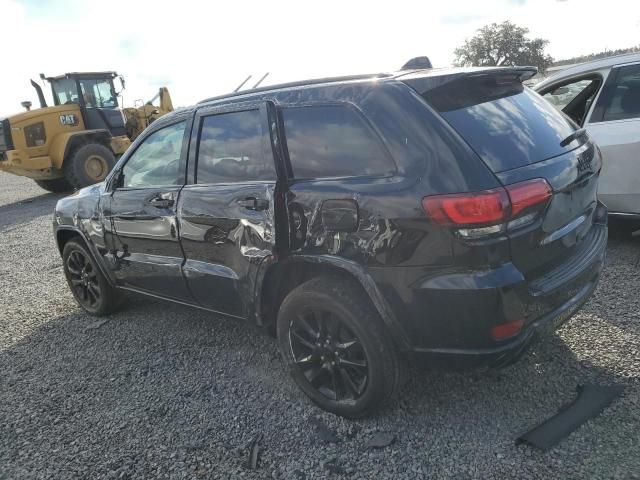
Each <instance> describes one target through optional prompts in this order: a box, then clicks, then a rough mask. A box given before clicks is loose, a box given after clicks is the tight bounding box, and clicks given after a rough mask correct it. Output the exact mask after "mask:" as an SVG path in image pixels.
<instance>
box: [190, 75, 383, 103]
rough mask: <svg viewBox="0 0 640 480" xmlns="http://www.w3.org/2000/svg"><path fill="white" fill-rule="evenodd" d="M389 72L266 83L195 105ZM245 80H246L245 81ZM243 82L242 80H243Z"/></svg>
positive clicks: (364, 78)
mask: <svg viewBox="0 0 640 480" xmlns="http://www.w3.org/2000/svg"><path fill="white" fill-rule="evenodd" d="M392 76H393V75H392V74H391V73H374V74H366V75H347V76H342V77H326V78H315V79H311V80H299V81H296V82H289V83H280V84H278V85H268V86H266V87H259V88H248V89H246V90H240V91H235V92H232V93H227V94H224V95H218V96H215V97H210V98H205V99H204V100H200V101H199V102H198V103H197V105H201V104H203V103H208V102H213V101H214V100H223V99H225V98H233V97H238V96H242V95H247V94H252V93H261V92H269V91H272V90H280V89H283V88H295V87H304V86H307V85H319V84H322V83H336V82H349V81H354V80H369V79H370V80H374V79H376V78H388V77H392ZM245 82H246V81H245ZM243 83H244V82H243Z"/></svg>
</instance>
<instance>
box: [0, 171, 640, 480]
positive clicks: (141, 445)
mask: <svg viewBox="0 0 640 480" xmlns="http://www.w3.org/2000/svg"><path fill="white" fill-rule="evenodd" d="M57 198H58V197H57V196H56V195H53V194H47V193H45V192H44V191H43V190H41V189H39V188H38V187H37V186H36V185H35V184H34V183H33V182H31V181H29V180H26V179H23V178H18V177H12V176H9V175H6V174H0V252H1V254H0V292H2V293H1V294H0V302H1V306H0V479H27V478H55V479H64V478H117V479H129V478H172V479H173V478H175V479H182V478H196V479H198V478H286V479H304V478H329V477H330V478H363V479H364V478H367V479H369V478H465V479H466V478H483V479H489V478H494V479H506V478H541V479H550V478H576V479H578V478H580V479H583V478H621V479H627V478H640V440H639V436H638V431H639V430H640V395H639V393H640V381H639V376H640V298H639V295H638V292H640V276H639V275H638V273H639V272H640V265H639V264H638V259H639V258H640V241H638V240H632V239H631V238H617V239H612V240H611V241H610V246H609V250H608V266H607V268H606V271H605V273H604V276H603V278H602V282H601V285H600V287H599V288H598V290H597V292H596V294H595V295H594V297H593V298H592V300H591V301H590V302H589V303H588V305H587V306H586V307H585V308H584V309H583V310H582V311H581V312H580V313H579V314H578V315H576V316H575V317H574V318H573V319H572V320H571V321H570V322H568V323H567V324H566V325H565V326H564V327H563V328H562V329H561V330H560V331H559V332H558V335H554V336H551V337H549V338H547V339H546V341H545V342H544V343H539V344H537V345H536V346H535V348H533V349H532V350H531V351H530V352H529V353H528V354H527V355H526V356H525V357H524V358H523V359H522V360H521V361H520V362H519V363H517V364H516V365H513V366H511V367H509V368H507V369H504V370H500V371H489V372H484V373H482V372H471V373H442V372H433V371H425V370H424V369H420V370H418V369H415V371H414V372H413V379H412V380H411V381H410V383H409V384H408V386H407V387H406V389H405V391H404V392H403V395H402V398H401V400H400V401H399V402H397V403H396V404H395V405H392V406H390V407H389V408H388V409H386V410H385V411H383V412H382V413H381V414H380V415H379V416H377V417H376V418H371V419H367V420H362V421H347V420H344V419H341V418H337V417H334V416H332V415H329V414H326V413H324V412H322V411H320V410H319V409H318V408H316V407H315V406H312V405H311V404H310V403H309V402H308V401H307V400H306V398H305V397H304V396H303V395H302V394H301V393H300V392H299V391H298V389H297V388H296V387H295V386H294V385H293V384H292V382H291V381H290V380H289V379H288V377H287V376H286V375H285V373H284V369H283V367H282V365H281V362H280V359H279V357H278V353H277V349H276V344H275V342H274V341H273V340H272V339H270V338H269V337H266V336H264V335H263V334H262V333H260V332H259V331H258V330H256V329H254V328H251V327H247V326H246V325H243V324H241V323H237V322H234V321H231V320H225V319H222V318H217V317H215V316H212V315H210V314H207V313H204V312H200V311H197V310H190V309H185V308H182V307H178V306H172V305H169V304H164V303H159V302H155V301H151V300H147V299H144V298H135V299H134V301H132V302H130V304H129V306H128V308H127V309H125V310H124V311H122V312H120V313H118V314H115V315H112V316H110V317H106V318H105V320H106V321H105V322H104V323H103V322H102V321H99V322H97V321H96V319H94V318H91V317H89V316H87V315H84V314H83V313H82V312H81V311H80V309H79V308H78V307H77V306H76V304H75V303H74V301H73V299H72V297H71V294H70V293H69V292H68V290H67V286H66V284H65V282H64V279H63V274H62V264H61V261H60V257H59V255H58V252H57V250H56V247H55V245H54V242H53V239H52V235H51V220H50V219H51V211H52V209H53V206H54V204H55V201H56V199H57ZM583 383H597V384H612V383H620V384H624V385H626V390H625V393H624V394H623V396H622V397H620V398H619V399H617V400H615V401H614V403H613V404H612V405H611V406H610V407H609V408H607V409H606V410H605V411H604V412H603V413H602V414H601V415H600V416H598V417H596V418H595V419H592V420H591V421H589V422H588V423H586V424H585V425H583V426H582V427H581V428H580V429H579V430H577V431H576V432H574V433H573V434H572V435H571V436H570V437H568V438H567V439H565V440H564V441H563V442H562V443H561V444H560V445H559V446H557V447H556V448H554V449H553V450H551V451H549V452H546V453H543V452H540V451H536V450H534V449H532V448H531V447H528V446H526V445H521V446H515V445H514V439H515V438H516V437H517V436H518V435H519V434H521V433H523V432H525V431H526V430H528V429H529V428H531V427H533V426H535V425H537V424H538V423H539V422H541V421H542V420H544V419H546V418H548V417H549V416H551V415H553V414H554V413H556V412H557V410H558V408H559V407H560V406H562V405H563V404H565V403H567V402H569V401H571V400H572V398H573V397H574V395H575V389H576V386H577V385H578V384H583ZM318 424H320V425H321V427H320V428H319V427H318ZM322 426H324V427H326V429H323V428H322ZM319 432H321V433H322V432H324V433H325V435H321V434H320V433H319ZM377 432H387V433H390V434H392V435H393V436H394V437H395V442H394V443H393V444H392V445H391V446H388V447H386V448H381V449H374V450H372V449H368V448H367V447H366V443H367V441H368V440H369V439H370V438H371V437H372V435H374V434H375V433H377ZM256 436H261V439H260V440H259V442H258V445H259V446H260V447H261V451H260V456H259V463H258V468H257V469H256V470H252V469H249V468H247V459H248V457H249V450H250V446H251V444H252V441H253V439H255V438H256ZM331 437H333V438H331ZM258 438H259V437H258ZM323 439H324V440H323ZM327 440H329V441H327ZM331 440H335V441H333V442H332V441H331Z"/></svg>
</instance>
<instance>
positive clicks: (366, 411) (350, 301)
mask: <svg viewBox="0 0 640 480" xmlns="http://www.w3.org/2000/svg"><path fill="white" fill-rule="evenodd" d="M277 333H278V343H279V346H280V351H281V354H282V356H283V358H284V361H285V362H286V364H287V366H288V367H289V370H290V373H291V375H292V376H293V379H294V381H295V382H296V383H297V384H298V386H299V387H300V388H301V389H302V391H304V393H305V394H306V395H307V396H308V397H309V398H310V399H311V400H312V401H313V402H314V403H316V404H317V405H318V406H319V407H320V408H322V409H323V410H327V411H329V412H332V413H335V414H336V415H340V416H343V417H347V418H360V417H364V416H367V415H370V414H371V413H373V412H374V411H375V410H377V409H378V408H380V407H381V406H383V405H384V404H386V403H387V402H388V401H389V400H390V399H391V398H392V397H393V396H394V394H395V393H396V392H397V390H398V387H399V383H400V359H399V356H398V352H397V350H396V348H395V345H394V344H393V342H392V341H391V340H390V338H389V335H388V332H387V331H386V328H385V326H384V324H383V323H382V320H381V319H380V316H379V315H378V313H377V312H376V310H375V309H374V308H373V306H372V304H371V302H370V301H369V299H368V298H367V297H366V296H365V294H363V292H362V291H361V290H360V289H359V288H357V287H356V286H355V285H353V283H352V282H351V281H349V280H345V279H343V278H341V277H337V276H336V277H334V276H323V277H317V278H314V279H312V280H309V281H307V282H305V283H304V284H302V285H300V286H298V287H297V288H295V289H294V290H292V291H291V292H290V293H289V294H288V295H287V297H286V298H285V300H284V301H283V303H282V305H281V307H280V311H279V314H278V319H277Z"/></svg>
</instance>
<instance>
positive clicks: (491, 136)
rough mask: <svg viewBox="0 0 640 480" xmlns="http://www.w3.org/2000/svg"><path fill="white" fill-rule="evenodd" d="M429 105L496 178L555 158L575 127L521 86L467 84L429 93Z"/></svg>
mask: <svg viewBox="0 0 640 480" xmlns="http://www.w3.org/2000/svg"><path fill="white" fill-rule="evenodd" d="M424 97H425V99H426V100H427V101H428V102H429V103H430V104H431V105H432V106H433V107H435V108H436V109H437V110H438V111H439V112H440V113H441V114H442V116H443V117H444V118H445V120H446V121H447V122H448V123H449V124H450V125H451V126H452V127H453V128H454V129H455V130H456V131H457V132H458V133H459V134H460V135H461V136H462V137H463V138H464V139H465V140H466V141H467V143H469V145H470V146H471V147H472V148H473V149H474V150H475V151H476V153H478V155H480V157H481V158H482V159H483V160H484V161H485V163H486V164H487V166H489V168H491V170H492V171H494V172H502V171H505V170H509V169H512V168H518V167H522V166H525V165H529V164H531V163H536V162H539V161H542V160H546V159H548V158H551V157H555V156H557V155H560V154H562V153H564V152H567V151H569V150H572V149H573V148H575V146H576V145H575V143H571V144H570V145H567V146H565V147H563V146H561V145H560V143H561V142H562V140H564V139H565V138H566V137H567V136H569V135H570V134H571V133H572V132H573V131H574V130H576V128H577V127H576V126H575V124H573V122H571V120H569V119H568V118H567V117H566V116H564V115H563V114H561V113H560V112H558V111H557V110H556V109H555V108H553V106H552V105H550V104H549V103H548V102H547V101H546V100H544V99H543V98H542V97H541V96H539V95H538V94H537V93H535V92H533V91H531V90H530V89H528V88H526V87H524V86H523V85H522V84H521V83H520V82H508V83H507V82H505V83H502V84H501V83H500V82H499V81H492V80H491V79H485V80H479V79H467V80H463V81H456V82H451V83H450V84H447V85H444V86H442V87H439V88H435V89H433V90H430V91H428V92H425V93H424Z"/></svg>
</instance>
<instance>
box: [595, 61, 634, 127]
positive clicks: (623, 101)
mask: <svg viewBox="0 0 640 480" xmlns="http://www.w3.org/2000/svg"><path fill="white" fill-rule="evenodd" d="M613 73H614V72H611V74H612V75H613ZM630 118H640V65H629V66H628V67H621V68H620V69H619V71H618V73H617V77H616V82H615V86H614V87H613V92H612V95H611V97H610V100H609V102H608V104H607V105H606V107H605V110H604V117H603V121H605V122H606V121H609V120H626V119H630Z"/></svg>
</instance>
